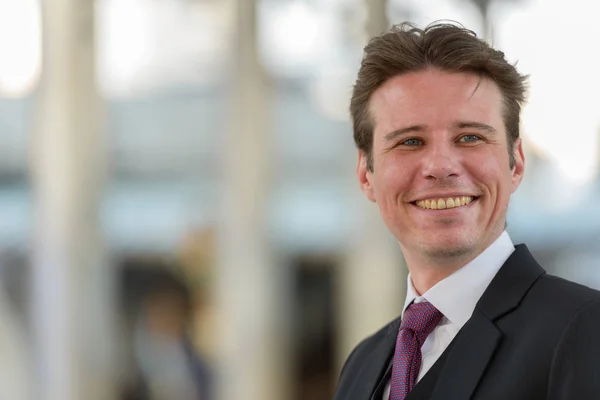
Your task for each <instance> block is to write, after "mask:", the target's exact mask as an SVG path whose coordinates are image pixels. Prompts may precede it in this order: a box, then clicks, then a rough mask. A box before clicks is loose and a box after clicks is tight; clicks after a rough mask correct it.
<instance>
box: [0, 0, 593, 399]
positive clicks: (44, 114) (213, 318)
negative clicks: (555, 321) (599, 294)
mask: <svg viewBox="0 0 600 400" xmlns="http://www.w3.org/2000/svg"><path fill="white" fill-rule="evenodd" d="M595 9H596V6H595V4H594V2H589V1H587V0H571V1H569V2H565V1H561V0H544V1H542V0H496V1H494V0H387V1H386V0H96V1H93V0H44V1H41V0H18V1H16V0H0V152H1V153H0V154H1V156H0V398H2V399H9V400H12V399H14V400H21V399H26V400H29V399H43V400H76V399H77V400H79V399H86V400H87V399H91V400H95V399H98V400H108V399H123V400H126V399H127V400H133V399H138V400H159V399H161V400H162V399H181V400H188V399H196V400H197V399H204V400H206V399H211V400H212V399H223V400H229V399H239V398H244V399H248V400H253V399H257V400H258V399H261V400H280V399H289V400H325V399H331V398H332V394H333V391H334V388H335V384H336V381H337V377H338V375H339V372H340V368H341V365H342V363H343V361H344V359H345V358H346V357H347V355H348V353H349V351H350V350H351V349H352V347H353V346H354V345H356V344H357V342H358V341H359V340H360V339H362V338H363V337H365V336H366V335H368V334H369V333H371V332H373V331H375V330H376V329H378V328H379V327H380V326H382V325H383V324H384V323H385V322H387V321H388V320H390V319H392V318H393V317H395V316H396V315H397V314H398V313H399V312H400V309H401V307H402V303H403V299H404V291H405V279H406V269H405V266H404V264H403V259H402V254H401V253H400V251H399V249H398V246H397V244H396V243H394V240H393V238H392V237H391V235H390V234H389V233H388V232H387V230H386V229H385V227H384V226H383V224H382V223H381V222H380V218H379V215H378V212H377V209H376V208H375V206H373V205H372V204H370V203H368V202H367V201H366V200H365V199H364V198H363V196H362V194H361V193H360V191H359V188H358V185H357V183H356V180H355V176H354V168H355V161H356V151H355V148H354V144H353V140H352V133H351V126H350V122H349V116H348V112H347V108H348V102H349V97H350V92H351V86H352V84H353V81H354V79H355V74H356V72H357V70H358V66H359V63H360V60H361V57H362V48H363V46H364V44H365V43H366V40H367V38H368V37H370V36H372V35H375V34H378V33H380V32H382V31H384V30H385V29H386V28H387V27H389V26H390V25H391V24H392V23H399V22H401V21H404V20H411V21H414V22H416V23H418V24H421V25H424V24H427V23H429V22H432V21H434V20H438V19H451V20H455V21H459V22H461V23H462V24H464V25H465V26H467V27H469V28H471V29H473V30H475V31H476V32H478V33H479V34H480V35H482V36H483V37H485V38H487V40H489V41H490V42H492V43H493V44H494V45H495V46H497V47H499V48H500V49H502V50H503V51H505V53H506V55H507V57H508V58H509V60H511V61H513V62H517V61H518V67H519V69H520V70H521V72H523V73H527V74H531V92H530V101H529V104H528V105H527V107H526V108H525V110H524V112H523V131H522V132H523V136H524V143H525V149H526V157H527V171H526V176H525V180H524V182H523V185H522V186H521V188H520V189H519V191H518V192H517V193H516V194H515V195H514V196H513V199H512V203H511V207H510V211H509V217H508V224H509V225H508V230H509V233H510V234H511V237H512V239H513V241H514V242H516V243H519V242H526V243H527V244H528V246H529V247H530V249H531V250H532V252H533V253H534V255H536V256H537V257H538V259H539V260H540V261H541V262H542V264H543V265H544V267H545V268H546V269H548V270H549V271H550V272H553V273H555V274H558V275H561V276H564V277H567V278H569V279H572V280H575V281H577V282H581V283H583V284H586V285H588V286H592V287H595V288H600V270H599V268H600V261H598V260H600V246H598V244H599V243H600V203H599V202H598V201H597V198H598V197H599V196H600V178H599V171H600V163H599V160H600V99H599V93H600V75H599V74H598V71H600V58H599V57H598V54H597V42H598V39H600V24H598V23H597V21H596V15H597V13H595Z"/></svg>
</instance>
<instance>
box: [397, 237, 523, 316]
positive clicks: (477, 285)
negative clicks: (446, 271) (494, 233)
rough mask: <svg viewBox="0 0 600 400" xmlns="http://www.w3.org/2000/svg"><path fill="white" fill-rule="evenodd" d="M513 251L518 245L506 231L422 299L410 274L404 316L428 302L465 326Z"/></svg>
mask: <svg viewBox="0 0 600 400" xmlns="http://www.w3.org/2000/svg"><path fill="white" fill-rule="evenodd" d="M513 251H515V246H514V245H513V242H512V240H511V239H510V236H509V235H508V232H506V231H504V232H502V235H500V237H498V239H496V240H495V241H494V243H492V244H491V245H490V246H489V247H488V248H487V249H485V250H484V251H483V252H482V253H481V254H480V255H478V256H477V257H476V258H475V259H473V260H472V261H471V262H469V263H468V264H467V265H465V266H464V267H462V268H460V269H459V270H457V271H456V272H454V273H453V274H452V275H450V276H448V277H446V278H444V279H442V280H441V281H439V282H438V283H437V284H435V285H434V286H433V287H432V288H431V289H429V290H428V291H427V292H426V293H424V294H423V295H422V296H419V295H418V294H417V292H416V290H415V288H414V286H413V284H412V280H411V277H410V274H409V275H408V278H407V285H406V287H407V291H406V301H405V302H404V308H403V309H402V310H403V312H402V313H403V314H404V311H406V309H407V308H408V306H409V305H410V304H411V303H412V302H413V301H414V302H415V303H420V302H422V301H428V302H430V303H431V304H433V305H434V306H435V308H437V309H438V310H440V312H441V313H442V314H444V316H445V317H446V318H447V319H448V320H449V321H450V323H452V324H457V325H458V326H459V327H462V326H463V325H464V324H465V323H466V322H467V321H468V320H469V318H471V314H473V310H475V306H476V305H477V301H479V298H480V297H481V296H482V295H483V292H485V290H486V289H487V287H488V285H489V284H490V282H491V281H492V279H493V278H494V276H495V275H496V273H497V272H498V270H499V269H500V268H501V267H502V265H503V264H504V262H505V261H506V260H507V259H508V257H509V256H510V255H511V254H512V252H513Z"/></svg>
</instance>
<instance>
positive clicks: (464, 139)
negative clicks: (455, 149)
mask: <svg viewBox="0 0 600 400" xmlns="http://www.w3.org/2000/svg"><path fill="white" fill-rule="evenodd" d="M479 140H481V138H480V137H479V136H477V135H465V136H463V137H461V138H460V139H459V141H460V142H463V143H474V142H477V141H479Z"/></svg>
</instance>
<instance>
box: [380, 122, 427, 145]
mask: <svg viewBox="0 0 600 400" xmlns="http://www.w3.org/2000/svg"><path fill="white" fill-rule="evenodd" d="M424 131H425V126H424V125H411V126H407V127H406V128H400V129H396V130H393V131H391V132H390V133H388V134H387V135H385V140H386V141H391V140H394V139H396V138H397V137H399V136H402V135H406V134H408V133H413V132H424Z"/></svg>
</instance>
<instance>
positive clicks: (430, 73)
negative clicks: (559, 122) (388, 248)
mask: <svg viewBox="0 0 600 400" xmlns="http://www.w3.org/2000/svg"><path fill="white" fill-rule="evenodd" d="M526 83H527V82H526V77H525V76H523V75H521V74H519V72H518V71H517V70H516V69H515V67H514V66H513V65H511V64H509V63H508V62H507V61H506V60H505V57H504V54H503V53H502V52H500V51H498V50H495V49H493V48H491V47H490V46H488V45H487V44H486V43H485V42H483V41H482V40H480V39H478V38H477V37H476V35H475V34H474V33H473V32H471V31H469V30H467V29H464V28H462V27H459V26H456V25H451V24H435V25H431V26H429V27H427V28H425V29H419V28H416V27H414V26H412V25H410V24H403V25H401V26H397V27H394V28H393V29H392V30H391V31H390V32H387V33H385V34H383V35H381V36H378V37H375V38H373V39H372V40H371V41H370V42H369V44H368V45H367V46H366V48H365V55H364V58H363V61H362V64H361V68H360V71H359V73H358V78H357V81H356V84H355V86H354V92H353V96H352V102H351V106H350V110H351V114H352V120H353V128H354V139H355V141H356V144H357V147H358V150H359V151H358V168H357V175H358V180H359V183H360V187H361V189H362V191H363V192H364V194H365V196H366V197H367V198H368V199H369V200H371V201H372V202H374V203H376V204H377V206H378V207H379V210H380V213H381V216H382V218H383V220H384V222H385V224H386V226H387V227H388V229H389V230H390V231H391V233H392V234H393V235H394V236H395V237H396V238H397V240H398V242H399V244H400V247H401V249H402V251H403V254H404V257H405V259H406V262H407V265H408V269H409V276H408V282H407V287H408V290H407V296H406V301H405V304H404V308H403V312H402V315H401V316H400V317H399V318H397V319H396V320H394V321H392V322H391V323H390V324H388V325H387V326H385V327H384V328H382V329H381V330H380V331H378V332H376V333H375V334H374V335H372V336H370V337H368V338H367V339H365V340H364V341H362V342H361V343H360V344H359V345H358V346H357V347H356V348H355V349H354V351H353V352H352V353H351V355H350V356H349V358H348V360H347V361H346V363H345V365H344V368H343V370H342V374H341V377H340V380H339V383H338V388H337V392H336V395H335V400H369V399H375V400H381V399H383V400H403V399H407V400H417V399H435V400H442V399H443V400H467V399H485V400H490V399H499V400H500V399H502V400H506V399H511V400H520V399H523V400H538V399H553V400H559V399H560V400H567V399H569V400H571V399H578V400H580V399H600V341H599V340H598V338H599V337H600V292H597V291H594V290H592V289H589V288H586V287H584V286H580V285H577V284H575V283H572V282H568V281H565V280H563V279H560V278H557V277H554V276H551V275H549V274H547V273H546V272H545V271H544V269H543V268H542V267H541V266H540V265H539V264H538V263H537V262H536V261H535V259H534V258H533V256H532V255H531V254H530V253H529V251H528V250H527V247H526V246H525V245H522V244H521V245H517V246H515V245H513V243H512V241H511V239H510V237H509V235H508V233H507V232H506V231H505V227H506V213H507V209H508V204H509V200H510V196H511V194H512V193H514V192H515V191H516V190H517V188H518V187H519V185H520V183H521V180H522V178H523V173H524V165H525V157H524V154H523V148H522V144H521V139H520V135H519V120H520V112H521V106H522V104H523V102H524V100H525V89H526ZM371 268H377V266H376V265H374V266H371ZM399 286H400V285H399Z"/></svg>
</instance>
